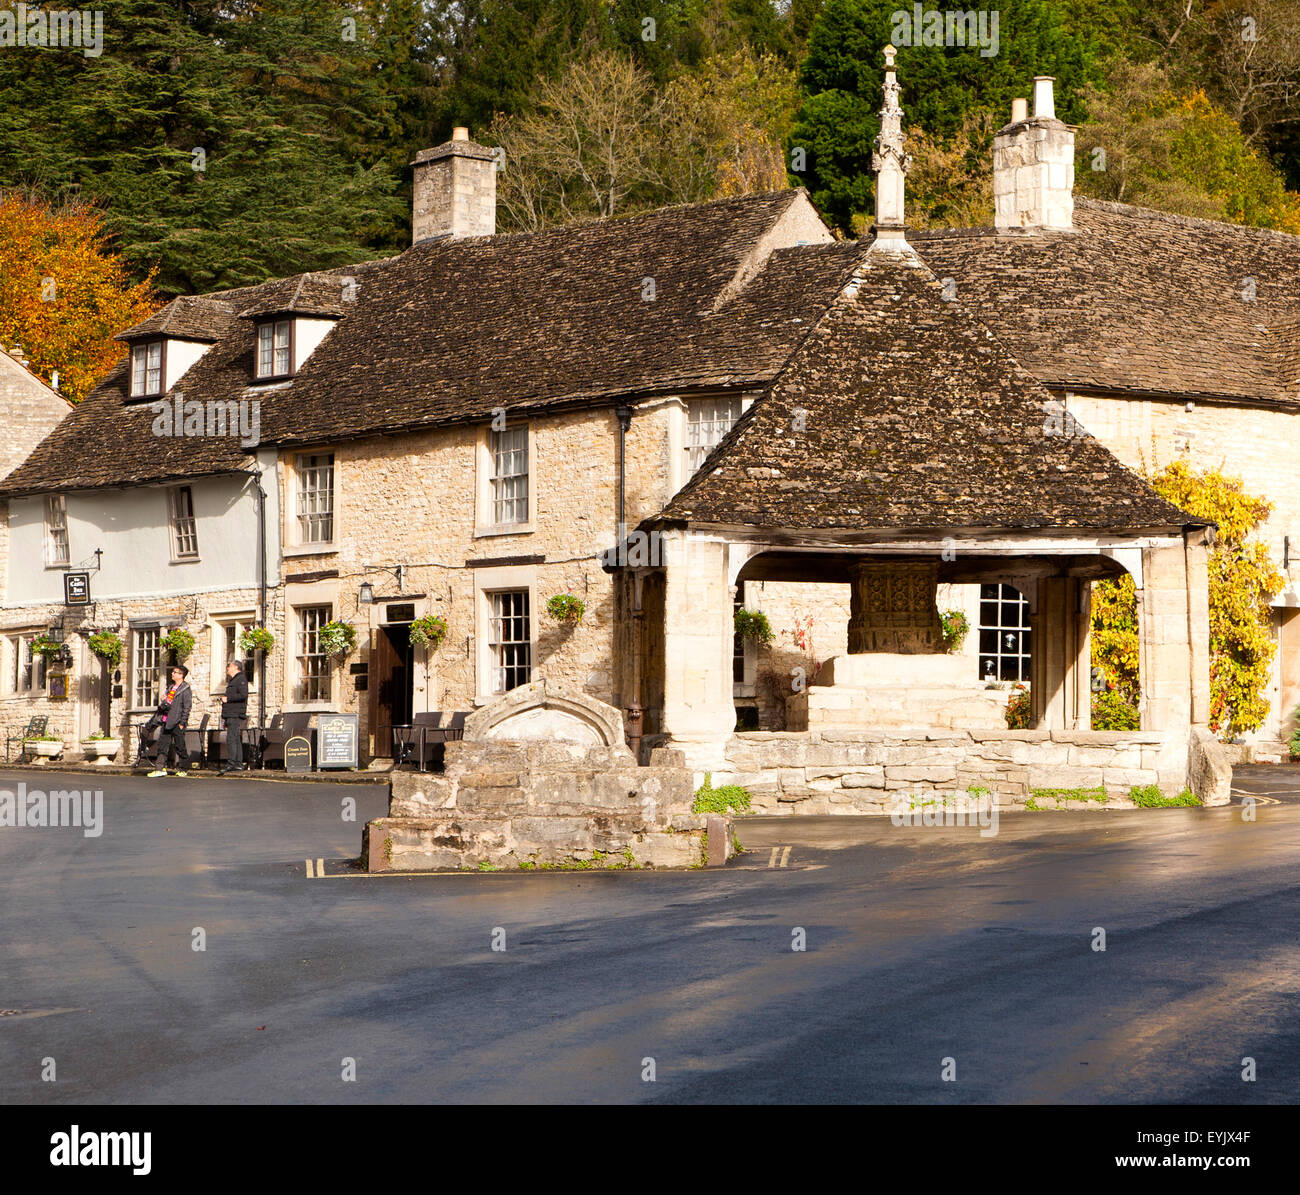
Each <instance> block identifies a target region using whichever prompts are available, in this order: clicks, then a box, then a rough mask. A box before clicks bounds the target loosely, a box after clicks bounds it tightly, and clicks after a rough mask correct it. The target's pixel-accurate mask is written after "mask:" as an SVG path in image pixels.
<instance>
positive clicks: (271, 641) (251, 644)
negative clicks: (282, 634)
mask: <svg viewBox="0 0 1300 1195" xmlns="http://www.w3.org/2000/svg"><path fill="white" fill-rule="evenodd" d="M273 647H275V636H274V635H272V634H271V632H270V631H268V630H267V629H266V628H265V627H249V628H248V629H247V630H246V631H245V632H244V633H243V634H242V635H240V636H239V649H240V651H245V652H248V651H260V652H262V653H263V654H265V653H266V652H269V651H270V650H271V649H272V648H273Z"/></svg>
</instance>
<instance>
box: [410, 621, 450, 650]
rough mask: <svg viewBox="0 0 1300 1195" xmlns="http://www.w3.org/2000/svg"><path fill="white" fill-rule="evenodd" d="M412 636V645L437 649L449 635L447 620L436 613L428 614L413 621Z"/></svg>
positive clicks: (426, 648)
mask: <svg viewBox="0 0 1300 1195" xmlns="http://www.w3.org/2000/svg"><path fill="white" fill-rule="evenodd" d="M410 636H411V646H412V647H423V648H424V649H425V650H427V651H437V650H438V645H439V644H440V643H441V642H442V641H443V640H444V639H445V638H446V637H447V620H446V619H445V618H440V617H438V615H436V614H426V615H424V617H423V618H417V619H416V620H415V621H414V622H413V623H411V628H410Z"/></svg>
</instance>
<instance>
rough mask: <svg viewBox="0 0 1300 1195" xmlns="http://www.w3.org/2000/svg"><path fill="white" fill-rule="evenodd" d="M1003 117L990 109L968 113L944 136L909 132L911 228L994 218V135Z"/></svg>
mask: <svg viewBox="0 0 1300 1195" xmlns="http://www.w3.org/2000/svg"><path fill="white" fill-rule="evenodd" d="M1002 123H1003V122H1001V121H999V120H998V118H997V116H996V115H995V114H994V113H992V112H990V111H989V110H988V109H987V108H976V109H974V110H973V111H971V112H968V113H967V114H966V117H965V119H964V120H963V121H962V126H961V128H960V129H959V130H958V132H957V133H956V135H955V136H953V137H951V138H949V139H947V140H946V141H945V140H944V139H942V138H939V137H932V136H931V135H930V134H929V133H927V132H926V131H925V130H924V129H918V128H914V129H912V130H911V132H910V133H909V134H908V136H907V148H908V151H909V152H910V153H911V155H912V169H911V171H910V172H909V174H908V176H907V212H906V217H907V222H908V224H909V225H911V226H912V227H913V228H972V227H975V226H979V225H987V224H992V223H993V136H994V134H995V133H996V132H997V130H998V129H999V128H1000V127H1001V125H1002Z"/></svg>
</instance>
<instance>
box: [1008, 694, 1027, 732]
mask: <svg viewBox="0 0 1300 1195" xmlns="http://www.w3.org/2000/svg"><path fill="white" fill-rule="evenodd" d="M1030 712H1031V707H1030V701H1029V686H1028V685H1026V684H1023V683H1019V684H1016V685H1015V686H1014V688H1013V689H1012V691H1011V699H1010V700H1009V701H1008V702H1007V709H1006V718H1007V729H1008V730H1028V729H1029V717H1030Z"/></svg>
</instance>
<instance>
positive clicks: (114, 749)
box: [81, 739, 122, 764]
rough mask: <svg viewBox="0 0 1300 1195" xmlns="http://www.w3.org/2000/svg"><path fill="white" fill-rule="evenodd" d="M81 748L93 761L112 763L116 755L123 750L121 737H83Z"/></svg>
mask: <svg viewBox="0 0 1300 1195" xmlns="http://www.w3.org/2000/svg"><path fill="white" fill-rule="evenodd" d="M81 748H82V750H83V751H85V753H86V758H87V759H88V760H90V761H91V762H92V763H97V764H104V763H110V762H111V761H112V758H113V756H114V755H116V754H117V753H118V752H119V751H121V750H122V740H121V739H83V740H82V742H81Z"/></svg>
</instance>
